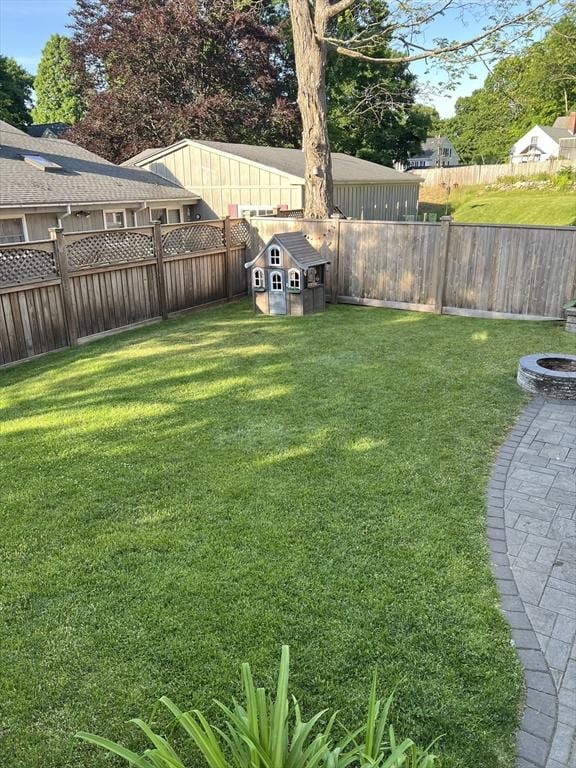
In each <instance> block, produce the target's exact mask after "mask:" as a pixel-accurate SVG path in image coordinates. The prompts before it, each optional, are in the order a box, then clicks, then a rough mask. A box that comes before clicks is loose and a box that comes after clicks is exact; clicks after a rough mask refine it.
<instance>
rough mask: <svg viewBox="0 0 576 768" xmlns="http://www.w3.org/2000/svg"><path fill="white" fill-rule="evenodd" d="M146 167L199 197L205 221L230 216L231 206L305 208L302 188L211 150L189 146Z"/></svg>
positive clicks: (282, 176)
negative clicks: (192, 191)
mask: <svg viewBox="0 0 576 768" xmlns="http://www.w3.org/2000/svg"><path fill="white" fill-rule="evenodd" d="M142 167H144V168H146V169H147V170H150V171H153V172H154V173H156V174H158V175H159V176H162V177H163V178H165V179H168V180H170V181H174V182H176V183H178V184H181V185H182V186H184V187H187V188H188V189H191V190H194V192H195V193H197V194H199V195H200V197H201V198H202V201H201V202H200V203H198V206H197V211H198V213H200V215H201V216H202V218H203V219H213V218H215V217H218V216H226V215H228V206H229V205H230V204H232V205H236V204H240V205H255V206H270V207H274V206H276V205H287V206H288V207H289V208H301V207H302V200H303V198H302V195H303V186H302V185H300V184H294V183H292V182H291V181H290V179H289V178H287V177H286V176H284V175H283V174H281V173H276V172H274V171H273V170H265V169H262V168H258V167H257V166H255V165H252V164H251V163H249V162H247V161H244V160H242V159H241V158H235V157H229V156H226V155H221V154H219V153H217V152H214V151H212V150H211V149H210V148H208V147H200V146H190V145H187V146H185V147H181V148H180V149H177V150H175V151H174V152H171V153H170V154H167V155H164V157H161V158H160V159H159V160H157V161H155V162H151V163H147V164H145V165H143V166H142Z"/></svg>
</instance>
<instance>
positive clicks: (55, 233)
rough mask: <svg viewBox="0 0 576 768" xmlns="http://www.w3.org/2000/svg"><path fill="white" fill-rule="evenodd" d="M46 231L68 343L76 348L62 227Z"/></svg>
mask: <svg viewBox="0 0 576 768" xmlns="http://www.w3.org/2000/svg"><path fill="white" fill-rule="evenodd" d="M48 231H49V232H50V239H51V240H52V242H53V244H54V261H55V262H56V269H57V270H58V274H59V275H60V295H61V297H62V310H63V314H64V323H65V324H66V334H67V336H68V343H69V344H70V346H71V347H76V346H77V345H78V321H77V318H76V308H75V305H74V299H73V298H72V288H71V286H70V275H69V274H68V254H67V252H66V241H65V240H64V234H63V232H64V230H63V229H62V227H50V228H49V229H48Z"/></svg>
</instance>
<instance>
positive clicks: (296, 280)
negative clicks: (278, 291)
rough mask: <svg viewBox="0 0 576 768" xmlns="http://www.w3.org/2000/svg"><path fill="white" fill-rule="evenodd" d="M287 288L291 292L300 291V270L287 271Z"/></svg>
mask: <svg viewBox="0 0 576 768" xmlns="http://www.w3.org/2000/svg"><path fill="white" fill-rule="evenodd" d="M288 287H289V288H290V290H291V291H299V290H300V270H298V269H290V270H288Z"/></svg>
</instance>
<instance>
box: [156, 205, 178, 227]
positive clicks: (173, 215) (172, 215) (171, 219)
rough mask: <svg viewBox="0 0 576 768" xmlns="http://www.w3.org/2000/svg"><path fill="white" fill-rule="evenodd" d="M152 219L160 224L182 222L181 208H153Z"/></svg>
mask: <svg viewBox="0 0 576 768" xmlns="http://www.w3.org/2000/svg"><path fill="white" fill-rule="evenodd" d="M150 219H151V220H152V221H159V222H160V224H180V221H181V216H180V208H152V210H151V211H150Z"/></svg>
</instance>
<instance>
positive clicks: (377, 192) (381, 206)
mask: <svg viewBox="0 0 576 768" xmlns="http://www.w3.org/2000/svg"><path fill="white" fill-rule="evenodd" d="M418 187H419V185H418V184H335V185H334V204H335V205H337V206H338V208H340V210H341V211H342V213H343V214H344V215H345V216H347V217H349V218H352V219H370V220H380V221H402V220H403V217H404V216H405V215H413V214H416V213H417V211H418Z"/></svg>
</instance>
